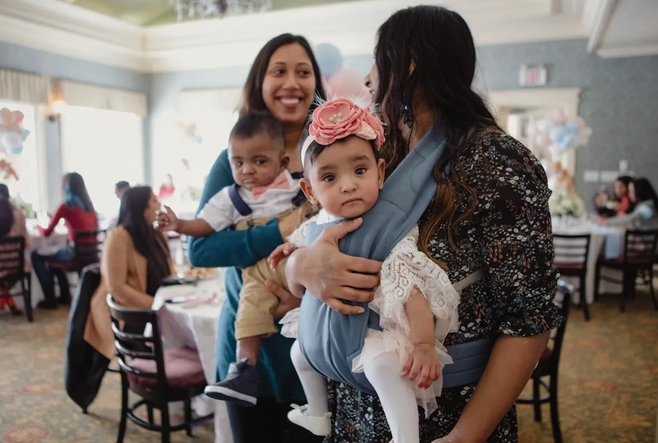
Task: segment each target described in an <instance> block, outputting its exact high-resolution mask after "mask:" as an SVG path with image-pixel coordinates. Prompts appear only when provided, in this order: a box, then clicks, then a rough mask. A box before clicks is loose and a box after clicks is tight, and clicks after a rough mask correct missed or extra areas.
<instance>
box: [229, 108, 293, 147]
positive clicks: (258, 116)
mask: <svg viewBox="0 0 658 443" xmlns="http://www.w3.org/2000/svg"><path fill="white" fill-rule="evenodd" d="M258 134H266V135H268V136H269V137H270V138H272V140H276V141H277V142H281V145H282V146H283V147H285V139H284V136H283V126H282V125H281V122H279V121H278V120H277V119H275V118H274V117H272V116H271V115H270V114H264V113H254V114H247V115H245V116H243V117H240V118H239V119H238V121H237V122H236V123H235V126H233V129H232V130H231V135H230V137H229V139H230V140H232V139H233V137H239V138H249V137H254V136H256V135H258Z"/></svg>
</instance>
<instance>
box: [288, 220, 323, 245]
mask: <svg viewBox="0 0 658 443" xmlns="http://www.w3.org/2000/svg"><path fill="white" fill-rule="evenodd" d="M317 218H318V216H317V215H314V216H313V217H311V218H309V219H308V220H306V221H305V222H304V223H302V224H301V225H299V228H297V229H295V230H294V231H293V232H292V234H290V235H289V236H288V238H287V239H286V240H287V241H289V242H290V243H292V244H293V245H295V246H297V247H298V248H301V247H304V246H306V234H305V233H306V225H308V224H309V223H312V222H315V220H316V219H317Z"/></svg>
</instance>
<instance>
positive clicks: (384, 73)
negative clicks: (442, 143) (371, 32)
mask: <svg viewBox="0 0 658 443" xmlns="http://www.w3.org/2000/svg"><path fill="white" fill-rule="evenodd" d="M475 59H476V56H475V44H474V43H473V37H472V35H471V31H470V30H469V28H468V25H467V24H466V22H465V21H464V19H463V18H462V17H461V16H460V15H459V14H457V13H456V12H453V11H450V10H448V9H446V8H442V7H440V6H414V7H410V8H407V9H402V10H400V11H398V12H396V13H395V14H393V15H392V16H391V17H390V18H389V19H388V20H387V21H386V22H385V23H384V24H383V25H382V26H381V27H380V28H379V31H378V40H377V46H376V48H375V63H376V66H377V74H378V76H379V85H380V86H379V88H378V90H377V94H376V99H375V100H376V102H377V103H384V102H385V109H384V112H385V113H386V116H387V118H388V121H389V122H390V124H391V127H390V128H389V134H388V140H389V142H388V143H387V146H386V147H385V148H384V150H383V151H382V156H383V158H384V159H385V160H386V164H387V174H390V172H392V171H393V170H394V169H395V168H396V167H397V166H398V165H399V164H400V162H401V161H402V159H404V157H405V156H406V155H407V153H408V150H409V140H405V139H404V137H403V135H402V132H401V130H400V129H399V127H398V125H399V123H400V122H402V121H404V120H405V119H406V120H409V119H411V122H413V123H415V118H414V111H416V110H415V109H414V106H424V107H427V109H429V110H430V111H431V112H432V113H434V114H435V115H436V116H437V118H438V122H437V124H439V125H441V126H442V127H443V128H444V131H445V136H446V145H447V149H446V152H445V153H444V154H443V156H442V157H441V159H440V160H439V161H438V162H437V164H436V166H435V167H434V177H435V178H436V180H437V182H438V183H439V188H438V190H437V195H436V198H435V199H434V201H433V203H432V205H431V206H430V208H429V213H430V214H431V219H430V220H429V222H428V223H426V224H424V225H423V227H422V229H421V238H420V242H419V245H420V247H421V248H423V249H425V245H427V244H428V243H429V238H430V236H431V235H432V233H433V232H434V231H435V230H436V228H437V227H438V226H440V225H441V224H442V223H444V222H448V240H449V241H450V244H451V246H453V248H455V249H457V246H456V245H455V244H454V242H453V241H452V231H453V228H454V226H455V225H457V224H458V223H459V222H461V221H462V220H464V219H465V218H467V217H468V216H469V215H470V214H472V213H473V211H474V210H475V205H476V202H477V195H476V194H475V192H474V191H473V190H472V189H471V188H470V187H468V186H467V185H466V180H465V177H464V175H465V172H464V171H463V168H462V167H461V166H460V165H459V164H457V163H456V162H455V161H454V160H456V159H457V157H458V156H459V154H460V152H461V149H462V147H463V146H464V142H466V141H467V140H468V139H469V138H470V137H474V136H476V135H477V134H478V133H481V132H482V131H484V130H487V129H493V130H495V131H500V132H503V131H502V129H500V127H499V126H498V124H497V123H496V119H495V118H494V116H493V115H492V114H491V112H490V111H489V109H488V108H487V106H486V104H485V102H484V100H483V99H482V98H481V97H480V96H479V95H478V94H477V93H476V92H475V91H474V90H473V89H472V84H473V79H474V77H475V67H476V62H475ZM411 66H414V69H413V72H412V73H411V74H410V73H409V71H410V67H411ZM389 85H390V86H389ZM448 164H450V166H451V167H450V169H449V170H448V172H446V169H447V168H446V166H447V165H448ZM458 196H459V197H464V196H465V197H466V198H470V199H471V201H472V204H471V207H470V208H469V209H468V210H467V211H466V212H465V213H463V214H459V215H458V214H457V211H458V208H459V205H460V200H462V199H461V198H458ZM425 252H427V251H425Z"/></svg>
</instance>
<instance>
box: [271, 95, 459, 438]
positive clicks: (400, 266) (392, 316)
mask: <svg viewBox="0 0 658 443" xmlns="http://www.w3.org/2000/svg"><path fill="white" fill-rule="evenodd" d="M383 142H384V131H383V127H382V123H381V122H380V120H379V119H378V118H377V117H376V116H375V115H374V113H373V112H372V111H371V110H370V109H369V108H367V107H363V106H360V105H357V104H356V103H354V102H353V101H350V100H346V99H338V100H333V101H329V102H326V103H324V104H322V105H321V106H319V107H318V108H316V110H315V111H314V112H313V116H312V122H311V124H310V126H309V136H308V138H307V139H306V140H305V141H304V143H303V144H302V148H301V151H300V156H301V161H302V164H303V166H304V178H303V179H302V181H301V187H302V190H303V191H304V193H305V194H306V196H307V198H308V199H309V201H311V202H312V203H313V204H316V205H319V206H320V207H321V208H322V210H321V211H320V213H319V214H318V215H317V216H316V217H314V218H312V219H310V220H309V221H307V222H306V223H304V224H303V225H302V226H301V227H300V228H299V229H298V230H296V231H295V232H294V233H293V235H292V236H291V238H290V239H289V240H290V241H291V243H288V244H284V245H282V246H280V247H279V248H278V249H277V250H275V251H274V252H273V253H272V255H271V262H272V265H273V267H277V268H278V267H280V261H281V259H282V258H283V257H285V256H287V255H289V253H290V251H292V250H293V249H294V248H296V247H298V246H299V245H303V244H305V243H307V241H310V240H311V239H312V237H313V235H314V234H313V233H314V232H315V233H317V232H318V231H319V230H322V229H324V228H326V227H327V226H330V225H332V224H335V223H338V222H340V221H343V220H345V219H354V218H358V217H360V216H362V215H363V214H365V213H366V212H367V211H369V210H370V209H371V208H372V207H373V206H374V204H375V202H376V201H377V199H378V196H379V191H380V190H381V189H383V183H384V160H382V159H379V158H378V156H379V149H380V148H381V146H382V144H383ZM418 236H419V231H418V227H416V226H415V227H414V228H413V229H412V230H411V231H410V232H409V233H408V234H407V236H406V237H404V238H403V239H402V240H401V241H400V242H399V243H398V244H397V245H396V246H395V247H394V248H393V250H392V251H391V252H390V253H389V255H388V257H387V258H386V259H385V260H384V262H383V263H382V269H381V285H380V287H379V288H378V289H377V291H376V293H375V298H374V300H373V301H372V302H371V304H370V308H371V309H373V310H374V311H375V312H377V313H378V314H379V320H380V322H379V326H380V327H381V329H382V330H374V329H369V330H368V332H367V334H366V338H365V342H364V345H363V349H362V351H361V353H360V355H359V356H358V357H357V358H356V359H354V361H353V367H352V370H353V371H354V372H363V373H364V374H365V376H366V377H367V379H368V381H370V383H371V384H372V386H373V387H374V389H375V391H376V392H377V395H378V396H379V398H380V400H381V402H382V405H383V408H384V412H385V414H386V419H387V421H388V424H389V427H390V428H391V432H392V434H393V439H394V441H396V442H401V443H402V442H418V441H419V428H418V427H419V424H418V411H417V408H416V405H417V404H419V405H420V406H422V407H423V408H424V409H425V412H426V414H428V415H429V414H431V413H432V412H434V410H436V409H437V404H436V397H437V396H438V395H440V393H441V387H442V380H441V379H440V376H441V371H442V367H443V365H444V364H446V363H451V362H452V359H451V358H450V356H449V355H448V354H447V352H446V351H445V348H444V346H443V341H444V339H445V337H446V335H447V334H448V333H449V332H454V331H456V328H457V326H458V312H457V306H458V304H459V295H458V293H457V291H456V290H455V289H454V288H453V286H452V284H451V282H450V280H449V278H448V275H447V274H446V272H445V271H444V270H443V269H442V268H441V267H440V266H439V264H438V263H436V262H434V261H433V260H432V259H431V258H429V257H428V256H427V255H425V254H424V253H422V252H421V251H419V249H418ZM291 315H294V314H291ZM284 321H285V319H284V320H282V322H284ZM435 322H436V323H435ZM329 333H331V331H329ZM291 357H292V361H293V364H294V365H295V369H296V370H297V373H298V374H299V377H300V379H301V381H302V386H303V388H304V390H305V393H306V398H307V399H308V404H307V405H304V406H297V405H293V409H292V410H291V411H290V412H289V413H288V418H289V420H290V421H292V422H293V423H295V424H297V425H299V426H301V427H303V428H305V429H307V430H309V431H311V432H312V433H314V434H316V435H329V433H330V431H331V421H330V415H331V414H330V413H329V410H328V401H327V391H326V379H325V378H324V377H323V376H322V375H321V374H319V373H316V372H315V371H314V370H313V369H312V368H311V366H310V365H309V364H308V362H307V361H306V359H305V357H304V356H303V355H302V352H301V349H300V345H299V343H298V342H296V343H295V344H294V345H293V347H292V349H291ZM384 368H392V370H385V369H384Z"/></svg>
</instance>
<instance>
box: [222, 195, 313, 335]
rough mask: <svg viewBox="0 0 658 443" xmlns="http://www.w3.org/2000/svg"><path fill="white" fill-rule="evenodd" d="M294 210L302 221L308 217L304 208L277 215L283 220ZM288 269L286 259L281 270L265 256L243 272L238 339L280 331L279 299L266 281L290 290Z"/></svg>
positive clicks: (248, 223) (249, 223)
mask: <svg viewBox="0 0 658 443" xmlns="http://www.w3.org/2000/svg"><path fill="white" fill-rule="evenodd" d="M293 211H299V214H300V215H299V216H300V222H303V221H304V220H305V212H304V209H303V207H302V208H293V209H291V210H289V211H286V212H284V213H282V214H279V215H278V216H277V217H276V218H278V219H279V220H281V219H283V218H284V217H286V216H288V215H289V214H290V213H291V212H293ZM270 220H272V219H263V218H260V219H246V220H242V221H241V222H239V223H238V224H237V225H236V226H235V229H237V230H246V229H249V228H251V227H253V226H261V225H264V224H266V223H267V222H269V221H270ZM284 269H285V261H282V262H281V263H279V266H278V267H277V270H276V271H273V270H272V268H270V264H269V263H268V262H267V259H262V260H259V261H258V262H256V264H254V265H252V266H250V267H248V268H246V269H245V270H244V271H242V291H240V303H239V304H238V312H237V314H236V317H235V339H236V340H240V339H243V338H247V337H256V336H265V337H269V336H270V335H272V334H275V333H277V332H279V330H278V328H277V327H276V326H275V324H274V317H273V315H274V310H275V309H276V307H277V305H278V304H279V299H278V298H277V297H276V295H274V294H272V293H271V292H270V291H269V290H268V289H267V287H266V286H265V281H267V280H268V279H269V280H272V281H274V283H276V284H277V285H279V286H281V287H283V288H285V289H286V290H288V284H287V283H286V276H285V274H284V272H283V270H284Z"/></svg>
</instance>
